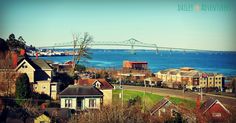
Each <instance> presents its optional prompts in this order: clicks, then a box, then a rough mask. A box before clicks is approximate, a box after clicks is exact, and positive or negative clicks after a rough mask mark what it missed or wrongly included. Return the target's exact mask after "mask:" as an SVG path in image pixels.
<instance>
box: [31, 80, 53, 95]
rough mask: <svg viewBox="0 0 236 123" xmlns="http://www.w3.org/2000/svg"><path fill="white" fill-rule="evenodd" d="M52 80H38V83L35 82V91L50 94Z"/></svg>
mask: <svg viewBox="0 0 236 123" xmlns="http://www.w3.org/2000/svg"><path fill="white" fill-rule="evenodd" d="M50 86H51V83H50V81H38V82H37V84H34V91H35V92H38V93H40V94H47V95H48V96H50V88H51V87H50Z"/></svg>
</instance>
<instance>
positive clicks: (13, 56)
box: [12, 52, 18, 68]
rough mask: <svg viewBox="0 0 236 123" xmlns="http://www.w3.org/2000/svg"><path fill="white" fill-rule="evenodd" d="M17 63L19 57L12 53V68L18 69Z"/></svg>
mask: <svg viewBox="0 0 236 123" xmlns="http://www.w3.org/2000/svg"><path fill="white" fill-rule="evenodd" d="M17 62H18V55H17V53H16V52H13V53H12V66H13V68H16V67H17Z"/></svg>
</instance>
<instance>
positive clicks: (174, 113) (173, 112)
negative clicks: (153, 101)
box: [171, 109, 178, 117]
mask: <svg viewBox="0 0 236 123" xmlns="http://www.w3.org/2000/svg"><path fill="white" fill-rule="evenodd" d="M177 113H178V112H177V111H176V110H174V109H171V117H175V116H176V115H177Z"/></svg>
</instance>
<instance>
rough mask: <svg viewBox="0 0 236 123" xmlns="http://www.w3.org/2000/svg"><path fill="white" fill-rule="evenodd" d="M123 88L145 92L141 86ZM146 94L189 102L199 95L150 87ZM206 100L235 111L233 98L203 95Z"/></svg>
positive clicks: (235, 100) (125, 86)
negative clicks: (182, 99) (215, 100)
mask: <svg viewBox="0 0 236 123" xmlns="http://www.w3.org/2000/svg"><path fill="white" fill-rule="evenodd" d="M123 87H124V89H127V90H135V91H145V87H141V86H130V85H123ZM146 92H150V93H154V94H158V95H163V96H171V97H179V98H186V99H191V100H196V99H197V96H198V95H199V94H198V93H196V92H185V93H183V91H182V90H174V89H167V88H152V87H146ZM204 94H205V93H204ZM208 98H216V99H218V100H219V101H220V102H222V103H223V104H225V105H228V106H230V107H232V108H234V109H236V98H234V97H227V96H221V95H220V96H219V95H213V94H205V95H204V96H203V100H206V99H208Z"/></svg>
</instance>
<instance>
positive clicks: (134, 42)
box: [37, 38, 211, 53]
mask: <svg viewBox="0 0 236 123" xmlns="http://www.w3.org/2000/svg"><path fill="white" fill-rule="evenodd" d="M76 44H80V41H79V40H77V42H76ZM78 46H79V45H76V48H77V47H78ZM90 46H125V47H130V48H131V49H130V50H131V52H132V53H134V51H135V49H134V48H135V47H137V48H149V49H153V50H155V51H156V53H158V52H159V50H169V51H170V52H171V51H172V50H179V51H184V52H185V51H208V52H210V51H211V50H200V49H188V48H174V47H160V46H157V44H150V43H144V42H141V41H139V40H136V39H134V38H131V39H128V40H125V41H93V42H91V43H90ZM63 47H71V48H72V47H74V41H70V42H65V43H55V44H54V45H52V46H42V47H37V48H39V49H55V48H63Z"/></svg>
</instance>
